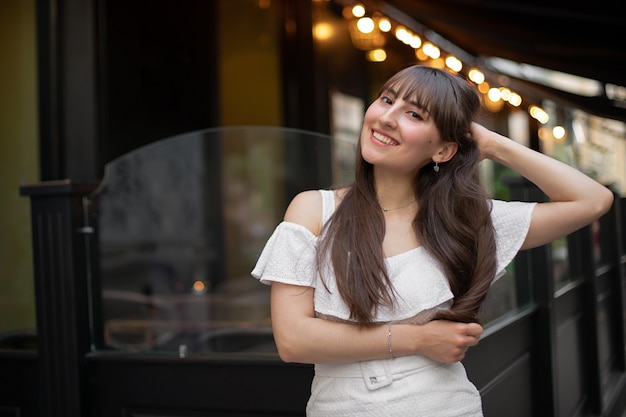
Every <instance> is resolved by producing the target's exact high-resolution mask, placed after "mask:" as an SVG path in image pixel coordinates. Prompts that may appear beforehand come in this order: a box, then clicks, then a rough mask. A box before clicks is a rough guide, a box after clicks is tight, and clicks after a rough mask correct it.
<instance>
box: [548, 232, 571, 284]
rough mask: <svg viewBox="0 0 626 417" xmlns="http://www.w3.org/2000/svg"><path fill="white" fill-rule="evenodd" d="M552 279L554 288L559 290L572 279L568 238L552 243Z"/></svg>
mask: <svg viewBox="0 0 626 417" xmlns="http://www.w3.org/2000/svg"><path fill="white" fill-rule="evenodd" d="M551 245H552V277H553V280H554V287H555V288H558V287H559V286H561V285H563V284H564V283H565V282H567V281H570V280H571V279H572V274H571V271H570V264H571V263H570V256H569V248H568V237H567V236H564V237H561V238H558V239H556V240H555V241H553V242H552V244H551Z"/></svg>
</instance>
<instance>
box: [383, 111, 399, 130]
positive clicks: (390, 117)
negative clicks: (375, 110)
mask: <svg viewBox="0 0 626 417" xmlns="http://www.w3.org/2000/svg"><path fill="white" fill-rule="evenodd" d="M379 120H380V122H381V124H383V125H384V126H387V127H389V128H395V127H396V125H397V120H396V113H395V109H394V107H393V106H391V107H389V108H387V109H386V110H385V111H384V112H383V113H381V115H380V117H379Z"/></svg>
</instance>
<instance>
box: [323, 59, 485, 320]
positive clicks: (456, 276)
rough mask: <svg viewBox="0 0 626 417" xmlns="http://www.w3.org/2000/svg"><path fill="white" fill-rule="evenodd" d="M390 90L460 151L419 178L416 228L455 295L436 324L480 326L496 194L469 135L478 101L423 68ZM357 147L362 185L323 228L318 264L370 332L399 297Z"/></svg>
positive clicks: (460, 84) (465, 87)
mask: <svg viewBox="0 0 626 417" xmlns="http://www.w3.org/2000/svg"><path fill="white" fill-rule="evenodd" d="M389 89H392V90H394V91H397V92H398V96H401V97H402V98H403V99H404V100H412V101H415V102H417V104H418V105H419V106H420V107H422V108H424V109H426V110H427V111H428V112H429V113H430V116H431V117H432V118H433V120H434V122H435V125H436V126H437V128H438V130H439V133H440V134H441V137H442V139H443V141H448V142H456V143H457V144H458V150H457V152H456V154H455V155H454V157H453V158H452V159H450V160H449V161H448V162H445V163H441V164H440V165H439V166H440V169H439V172H435V171H434V170H433V164H428V165H426V166H424V167H423V168H422V169H421V170H420V171H419V172H418V174H417V175H416V177H415V181H414V184H415V195H416V198H417V201H418V203H419V210H418V212H417V214H416V216H415V218H414V219H413V229H414V231H415V233H416V235H417V237H418V238H419V240H420V242H421V244H422V246H423V247H424V249H426V250H427V251H428V252H429V253H430V254H431V255H432V256H433V257H434V258H435V259H436V260H437V261H438V262H439V264H440V265H441V266H442V268H443V270H444V272H445V275H446V277H447V278H448V282H449V284H450V288H451V290H452V293H453V295H454V301H453V305H452V308H451V309H450V310H442V311H440V312H438V313H437V315H436V316H435V318H436V319H448V320H454V321H463V322H478V311H479V309H480V306H481V304H482V302H483V300H484V299H485V297H486V295H487V291H488V289H489V287H490V285H491V282H492V280H493V278H494V276H495V272H496V259H495V254H496V244H495V232H494V230H493V224H492V222H491V216H490V211H491V207H490V205H489V201H490V200H489V195H488V193H487V192H486V191H485V189H484V188H483V186H482V184H481V182H480V174H479V165H478V162H479V155H478V152H479V151H478V149H477V146H476V144H475V142H474V141H473V140H472V139H471V138H468V136H467V135H468V132H469V129H470V124H471V122H472V120H473V118H474V116H475V114H476V112H477V111H478V109H479V108H480V100H479V98H478V94H477V93H476V91H475V89H474V88H473V87H472V86H471V85H470V84H469V83H468V82H467V81H465V80H464V79H463V78H461V76H457V75H452V74H450V73H448V72H446V71H445V70H439V69H434V68H430V67H425V66H419V65H415V66H412V67H408V68H405V69H403V70H401V71H400V72H398V73H396V74H395V75H394V76H393V77H391V78H390V79H389V80H388V81H387V82H386V83H385V85H384V86H383V87H382V88H381V90H380V91H381V92H383V91H387V90H389ZM357 148H358V151H357V159H356V172H355V181H354V183H353V184H352V185H351V186H350V187H349V189H348V191H347V192H346V194H345V196H344V197H343V200H342V202H341V204H340V205H339V206H338V207H337V210H336V212H335V214H334V215H333V216H332V218H331V219H330V220H329V221H328V222H327V224H326V225H325V227H324V230H323V232H322V234H321V236H320V241H319V250H318V262H320V263H321V262H324V260H330V262H331V264H332V268H333V272H334V274H335V276H336V280H337V286H338V290H339V293H340V295H341V296H342V298H343V299H344V301H345V302H346V304H347V305H348V307H349V309H350V316H351V319H353V320H355V321H356V322H358V323H361V324H363V325H371V324H373V321H374V317H375V314H376V310H377V308H378V307H379V306H388V307H391V306H392V304H393V300H394V290H393V285H392V283H391V280H390V278H389V275H388V273H387V270H386V266H385V260H384V255H383V250H382V242H383V238H384V236H385V221H384V217H383V214H382V211H381V208H380V205H379V203H378V200H377V198H376V189H375V183H374V171H373V166H372V165H371V164H370V163H368V162H366V161H365V160H364V159H363V157H362V156H361V152H360V147H357Z"/></svg>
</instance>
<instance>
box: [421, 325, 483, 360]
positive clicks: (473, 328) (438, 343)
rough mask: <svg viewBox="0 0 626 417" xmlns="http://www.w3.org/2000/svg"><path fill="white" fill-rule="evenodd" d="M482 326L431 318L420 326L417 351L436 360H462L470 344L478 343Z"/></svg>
mask: <svg viewBox="0 0 626 417" xmlns="http://www.w3.org/2000/svg"><path fill="white" fill-rule="evenodd" d="M482 333H483V328H482V326H481V325H479V324H477V323H458V322H454V321H448V320H433V321H431V322H429V323H427V324H424V325H421V326H420V331H419V334H418V339H419V340H418V341H417V344H418V346H419V347H418V353H420V354H422V355H426V356H428V357H429V358H431V359H434V360H436V361H438V362H444V363H453V362H458V361H461V360H463V358H464V357H465V353H466V352H467V350H468V349H469V348H470V347H471V346H475V345H477V344H478V341H479V340H480V336H481V335H482Z"/></svg>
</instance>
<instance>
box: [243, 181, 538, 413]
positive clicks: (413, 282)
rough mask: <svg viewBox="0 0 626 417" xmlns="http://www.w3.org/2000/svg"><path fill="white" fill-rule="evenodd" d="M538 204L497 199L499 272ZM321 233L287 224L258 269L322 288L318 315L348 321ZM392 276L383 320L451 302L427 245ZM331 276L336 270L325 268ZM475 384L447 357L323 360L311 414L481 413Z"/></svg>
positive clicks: (396, 262)
mask: <svg viewBox="0 0 626 417" xmlns="http://www.w3.org/2000/svg"><path fill="white" fill-rule="evenodd" d="M320 193H321V194H322V205H323V207H322V210H323V221H324V222H326V221H328V219H329V218H330V216H331V215H332V214H333V213H334V211H335V199H334V193H333V191H331V190H320ZM535 204H536V203H525V202H505V201H500V200H493V209H492V213H491V217H492V221H493V225H494V228H495V231H496V262H497V271H498V273H497V274H496V276H495V277H494V281H495V280H496V279H497V278H499V277H500V276H502V275H503V274H504V268H505V267H506V266H507V265H508V264H509V263H510V262H511V261H512V260H513V258H514V257H515V255H516V254H517V252H518V251H519V249H520V247H521V244H522V243H523V241H524V239H525V237H526V234H527V232H528V228H529V226H530V218H531V214H532V210H533V208H534V206H535ZM316 244H317V237H316V236H315V235H314V234H313V233H311V232H310V231H309V230H308V229H307V228H305V227H303V226H301V225H298V224H295V223H290V222H282V223H280V224H279V225H278V226H277V227H276V229H275V230H274V233H273V234H272V235H271V236H270V238H269V239H268V241H267V243H266V245H265V248H264V249H263V251H262V253H261V255H260V257H259V259H258V261H257V264H256V266H255V267H254V269H253V271H252V276H254V277H255V278H257V279H259V280H260V282H262V283H264V284H271V283H272V282H273V281H277V282H282V283H286V284H292V285H299V286H307V287H313V288H315V295H314V304H315V312H316V315H317V316H318V317H321V318H327V319H331V320H342V321H349V320H350V313H349V309H348V307H347V305H346V304H345V303H344V302H343V300H342V299H341V296H340V295H339V293H338V290H337V286H336V282H335V280H334V279H328V280H327V282H326V285H327V287H325V286H324V284H323V283H322V281H321V279H322V278H321V276H320V274H319V273H318V271H317V266H316V254H315V250H316ZM385 261H386V264H387V268H388V272H389V276H390V279H391V281H392V283H393V285H394V288H395V290H396V292H397V294H399V297H398V299H397V301H396V302H395V303H394V306H393V308H391V309H390V308H379V309H378V312H377V314H376V318H375V321H377V322H381V323H388V322H393V323H418V324H421V323H426V322H428V321H429V320H431V319H432V317H433V316H434V314H435V313H436V312H437V311H438V310H440V309H444V308H449V307H450V306H451V304H452V298H453V296H452V292H451V291H450V287H449V284H448V281H447V279H446V277H445V275H444V274H443V271H442V270H441V268H439V266H438V264H437V262H436V261H435V259H434V258H433V257H431V256H430V254H429V253H428V252H427V251H426V250H424V249H423V248H422V247H417V248H414V249H411V250H409V251H407V252H404V253H401V254H398V255H395V256H392V257H389V258H386V260H385ZM325 276H327V277H332V275H328V274H325ZM482 415H483V414H482V404H481V399H480V394H479V393H478V390H477V389H476V387H475V386H474V385H473V384H472V383H471V382H470V381H469V379H468V378H467V375H466V372H465V368H464V367H463V364H462V363H460V362H457V363H453V364H443V363H440V362H436V361H433V360H432V359H429V358H428V357H425V356H422V355H414V356H403V357H398V358H393V359H381V360H372V361H363V362H354V363H345V364H316V365H315V377H314V379H313V383H312V387H311V396H310V398H309V402H308V404H307V416H309V417H314V416H324V417H330V416H359V417H361V416H362V417H365V416H372V417H381V416H398V417H408V416H427V417H481V416H482Z"/></svg>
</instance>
